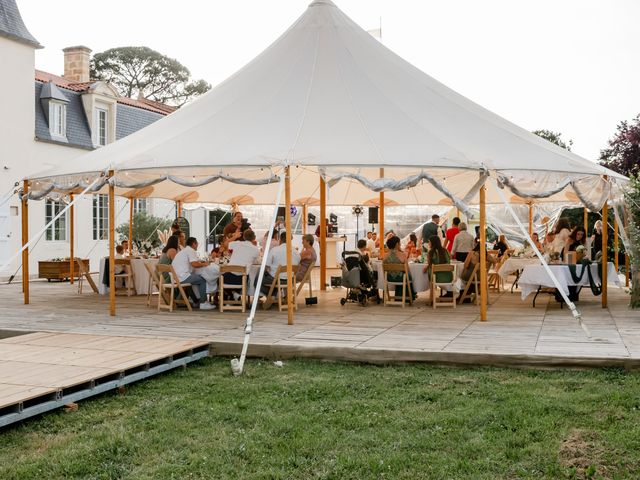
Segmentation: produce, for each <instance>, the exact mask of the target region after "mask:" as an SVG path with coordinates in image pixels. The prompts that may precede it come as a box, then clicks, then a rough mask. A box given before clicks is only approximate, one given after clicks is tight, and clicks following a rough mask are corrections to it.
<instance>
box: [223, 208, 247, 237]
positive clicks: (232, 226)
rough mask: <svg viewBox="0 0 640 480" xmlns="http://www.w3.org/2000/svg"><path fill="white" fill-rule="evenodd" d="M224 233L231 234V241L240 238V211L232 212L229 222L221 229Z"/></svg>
mask: <svg viewBox="0 0 640 480" xmlns="http://www.w3.org/2000/svg"><path fill="white" fill-rule="evenodd" d="M222 233H224V234H225V235H229V234H232V235H231V241H232V242H233V241H235V240H242V238H243V237H242V212H240V211H238V212H236V213H234V214H233V218H232V219H231V223H229V224H228V225H227V226H225V227H224V230H223V231H222Z"/></svg>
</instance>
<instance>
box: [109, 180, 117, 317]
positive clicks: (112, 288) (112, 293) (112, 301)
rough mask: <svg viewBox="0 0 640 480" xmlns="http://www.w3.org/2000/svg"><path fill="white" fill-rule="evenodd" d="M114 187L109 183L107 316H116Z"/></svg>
mask: <svg viewBox="0 0 640 480" xmlns="http://www.w3.org/2000/svg"><path fill="white" fill-rule="evenodd" d="M112 177H113V170H109V179H111V178H112ZM115 200H116V195H115V187H114V186H113V184H112V183H109V315H111V316H112V317H114V316H115V315H116V260H115V245H116V238H115V225H114V223H116V214H115V208H116V205H115V203H116V202H115Z"/></svg>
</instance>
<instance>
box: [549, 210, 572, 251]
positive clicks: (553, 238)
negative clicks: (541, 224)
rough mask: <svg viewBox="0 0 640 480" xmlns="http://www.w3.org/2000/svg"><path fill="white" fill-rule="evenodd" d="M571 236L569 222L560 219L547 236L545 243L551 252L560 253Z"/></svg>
mask: <svg viewBox="0 0 640 480" xmlns="http://www.w3.org/2000/svg"><path fill="white" fill-rule="evenodd" d="M570 234H571V226H570V225H569V220H568V219H566V218H565V217H562V218H560V220H558V223H557V224H556V228H555V229H554V230H553V233H550V234H548V235H547V238H546V242H547V244H548V245H549V250H550V251H551V252H557V253H561V252H562V251H563V250H564V249H565V247H566V246H567V239H568V238H569V235H570Z"/></svg>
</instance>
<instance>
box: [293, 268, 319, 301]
mask: <svg viewBox="0 0 640 480" xmlns="http://www.w3.org/2000/svg"><path fill="white" fill-rule="evenodd" d="M314 268H315V265H309V268H308V269H307V271H306V272H305V273H304V276H303V277H302V280H300V283H298V289H297V290H296V298H298V295H300V292H301V291H302V289H303V288H304V284H305V283H308V284H309V297H313V287H312V286H311V272H312V271H313V269H314Z"/></svg>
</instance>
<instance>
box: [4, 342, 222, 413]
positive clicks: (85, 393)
mask: <svg viewBox="0 0 640 480" xmlns="http://www.w3.org/2000/svg"><path fill="white" fill-rule="evenodd" d="M209 354H210V343H209V342H208V341H205V340H188V339H168V338H155V339H154V338H141V337H126V336H111V335H87V334H79V333H60V332H35V333H29V334H25V335H20V336H12V337H9V338H5V339H2V340H0V426H5V425H9V424H11V423H14V422H17V421H20V420H24V419H26V418H29V417H31V416H34V415H38V414H40V413H43V412H46V411H49V410H53V409H55V408H59V407H61V406H63V405H67V404H70V403H74V402H76V401H78V400H81V399H83V398H87V397H90V396H93V395H97V394H99V393H103V392H105V391H108V390H111V389H114V388H118V387H121V386H124V385H126V384H128V383H131V382H134V381H137V380H141V379H143V378H147V377H150V376H153V375H157V374H158V373H162V372H165V371H167V370H170V369H172V368H176V367H179V366H182V365H186V364H187V363H189V362H193V361H196V360H199V359H201V358H203V357H205V356H208V355H209Z"/></svg>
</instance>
